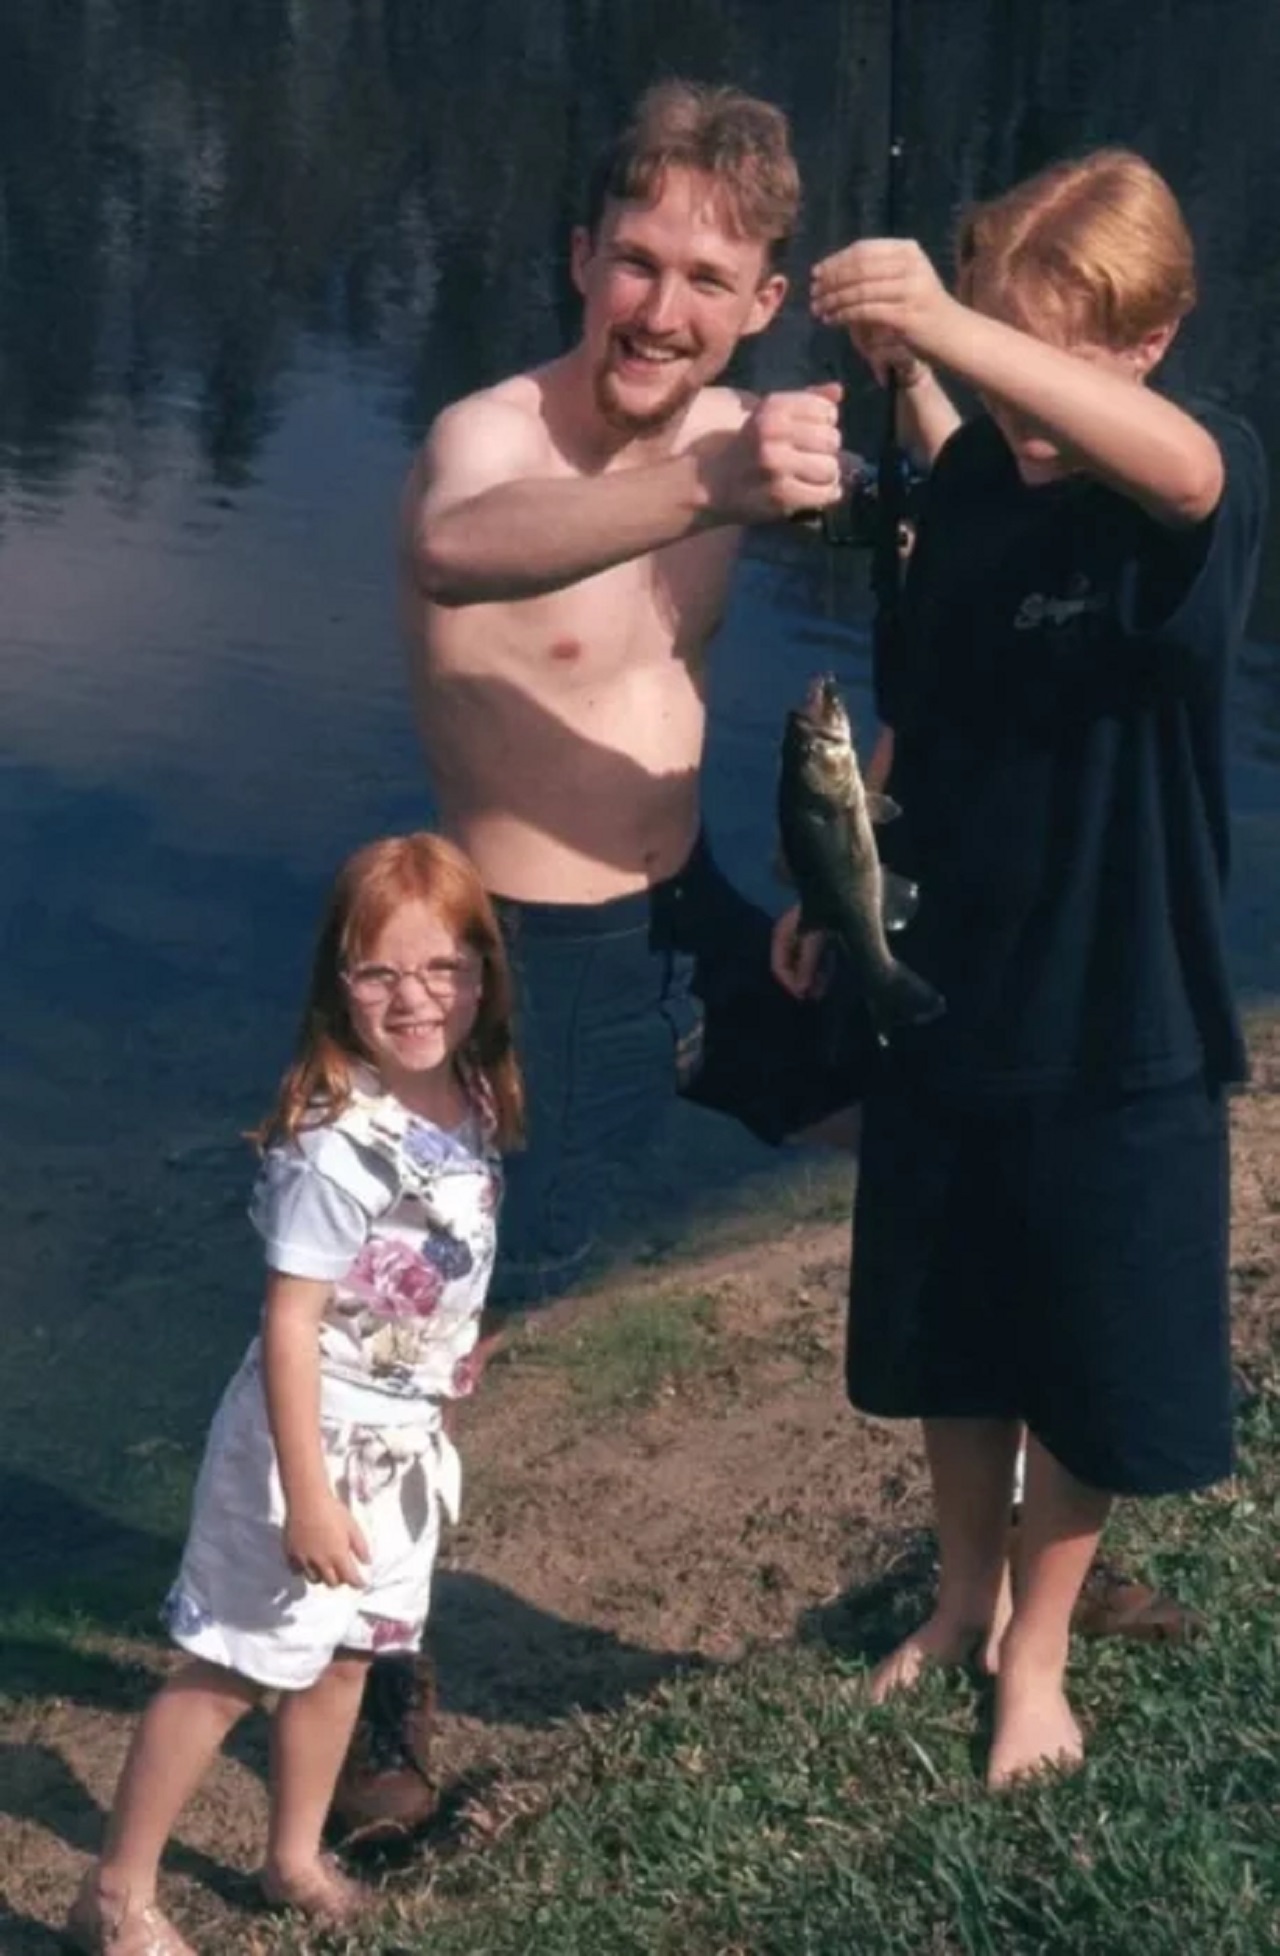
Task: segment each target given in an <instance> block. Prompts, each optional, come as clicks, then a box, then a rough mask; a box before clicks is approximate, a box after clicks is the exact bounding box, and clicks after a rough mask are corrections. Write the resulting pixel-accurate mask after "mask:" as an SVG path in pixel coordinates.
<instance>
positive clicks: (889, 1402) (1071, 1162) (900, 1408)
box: [847, 1080, 1232, 1494]
mask: <svg viewBox="0 0 1280 1956" xmlns="http://www.w3.org/2000/svg"><path fill="white" fill-rule="evenodd" d="M1229 1226H1230V1192H1229V1155H1228V1133H1227V1113H1226V1104H1225V1100H1224V1098H1223V1095H1222V1094H1221V1092H1219V1091H1216V1090H1213V1089H1210V1088H1208V1087H1206V1086H1205V1085H1204V1084H1203V1082H1202V1081H1200V1080H1196V1081H1192V1082H1188V1083H1186V1084H1184V1085H1181V1086H1177V1087H1170V1088H1161V1089H1158V1090H1150V1091H1146V1092H1142V1093H1135V1094H1131V1095H1127V1096H1123V1097H1118V1096H1117V1097H1112V1098H1105V1099H1104V1098H1088V1099H1086V1098H1083V1097H1080V1098H1066V1097H1063V1098H1060V1099H1058V1098H1046V1099H1043V1100H1035V1101H1023V1102H1019V1103H1017V1104H1016V1105H1011V1106H1009V1107H1007V1108H1001V1109H1000V1110H998V1111H992V1112H982V1113H975V1112H974V1111H973V1110H972V1109H969V1110H967V1111H958V1110H957V1109H956V1108H955V1107H954V1106H947V1105H944V1104H939V1103H938V1102H936V1101H932V1100H930V1099H928V1098H926V1097H924V1096H922V1095H921V1093H920V1091H919V1089H918V1088H912V1087H909V1086H906V1085H904V1084H902V1083H900V1082H896V1081H895V1082H894V1083H893V1084H892V1085H891V1084H890V1083H889V1082H888V1081H887V1080H886V1081H885V1082H884V1084H883V1085H882V1087H881V1088H880V1089H879V1090H877V1091H876V1092H875V1093H873V1094H872V1095H871V1096H870V1097H869V1098H868V1100H867V1102H866V1104H865V1107H864V1112H863V1130H862V1148H861V1158H860V1165H859V1174H858V1193H857V1201H856V1206H855V1211H854V1244H853V1275H852V1286H851V1294H850V1309H849V1339H848V1353H847V1377H848V1387H849V1397H850V1398H851V1399H852V1401H853V1403H854V1405H855V1406H859V1407H861V1408H862V1409H863V1410H864V1411H866V1412H869V1413H877V1414H881V1415H883V1416H886V1417H889V1418H908V1417H909V1418H940V1419H941V1418H949V1417H950V1418H1021V1419H1024V1420H1025V1421H1026V1423H1027V1425H1028V1427H1029V1429H1030V1430H1031V1432H1032V1433H1034V1434H1035V1436H1036V1438H1037V1439H1038V1440H1040V1441H1041V1442H1042V1443H1043V1445H1044V1446H1045V1447H1046V1448H1047V1449H1048V1450H1049V1452H1050V1453H1052V1454H1053V1455H1054V1457H1055V1458H1056V1459H1057V1460H1059V1461H1060V1462H1061V1463H1062V1465H1063V1466H1064V1467H1066V1468H1067V1470H1068V1472H1070V1473H1072V1474H1074V1475H1075V1476H1076V1477H1077V1479H1079V1480H1081V1481H1084V1482H1087V1483H1089V1484H1090V1485H1092V1486H1095V1487H1100V1488H1106V1489H1108V1490H1109V1491H1110V1492H1112V1493H1116V1494H1163V1493H1173V1492H1176V1491H1177V1490H1180V1489H1184V1488H1192V1487H1201V1486H1206V1485H1208V1484H1209V1483H1210V1482H1212V1481H1216V1480H1220V1479H1222V1478H1223V1477H1224V1476H1225V1475H1227V1474H1229V1473H1230V1472H1231V1471H1232V1432H1231V1360H1230V1342H1229V1318H1228V1243H1229Z"/></svg>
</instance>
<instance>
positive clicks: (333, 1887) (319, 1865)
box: [258, 1854, 373, 1928]
mask: <svg viewBox="0 0 1280 1956" xmlns="http://www.w3.org/2000/svg"><path fill="white" fill-rule="evenodd" d="M258 1885H259V1887H260V1888H261V1890H262V1898H263V1900H264V1901H265V1902H266V1904H267V1906H268V1908H295V1909H297V1910H298V1911H299V1912H300V1913H301V1914H303V1915H305V1916H307V1917H309V1919H310V1920H311V1921H312V1922H319V1923H324V1924H327V1925H329V1926H331V1927H335V1928H337V1927H341V1926H342V1925H343V1924H345V1923H348V1922H354V1921H355V1920H356V1918H357V1917H358V1916H360V1915H363V1914H364V1912H365V1910H366V1909H367V1908H369V1907H371V1905H372V1900H373V1898H372V1896H371V1895H370V1893H369V1891H368V1889H367V1888H362V1887H361V1886H360V1884H359V1882H356V1881H352V1880H351V1878H350V1876H348V1875H345V1874H343V1872H342V1870H341V1868H339V1866H338V1864H337V1862H336V1861H335V1860H334V1859H333V1857H332V1855H329V1854H322V1855H321V1856H320V1858H319V1859H318V1860H317V1861H313V1862H312V1863H311V1864H310V1866H307V1867H301V1868H291V1869H290V1870H289V1872H288V1873H287V1874H286V1873H284V1872H283V1871H282V1870H281V1869H279V1868H270V1867H267V1868H264V1869H263V1870H262V1873H261V1875H260V1876H259V1877H258Z"/></svg>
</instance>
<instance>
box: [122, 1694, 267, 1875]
mask: <svg viewBox="0 0 1280 1956" xmlns="http://www.w3.org/2000/svg"><path fill="white" fill-rule="evenodd" d="M257 1697H258V1687H257V1686H256V1685H255V1684H252V1683H251V1682H250V1681H249V1679H247V1678H242V1677H238V1676H237V1675H236V1673H235V1672H234V1671H228V1670H224V1669H223V1668H222V1667H221V1666H220V1665H218V1664H208V1663H206V1662H205V1661H204V1659H203V1658H195V1659H194V1660H193V1661H192V1662H191V1663H190V1664H186V1665H184V1666H183V1668H182V1669H181V1670H180V1671H178V1672H175V1674H174V1676H173V1677H171V1678H170V1679H168V1681H167V1682H166V1683H165V1684H164V1685H163V1686H162V1687H161V1689H160V1691H159V1692H158V1693H157V1695H156V1696H155V1697H154V1698H153V1699H152V1701H151V1703H150V1705H149V1706H148V1707H147V1709H146V1711H145V1712H144V1713H143V1715H142V1719H141V1722H140V1723H139V1725H138V1729H137V1731H136V1732H135V1733H134V1735H133V1743H132V1745H131V1746H130V1747H129V1754H128V1757H127V1758H126V1760H125V1763H124V1770H123V1772H122V1773H121V1775H120V1783H119V1785H118V1786H117V1788H116V1797H115V1802H114V1804H113V1806H112V1809H111V1817H110V1819H109V1820H108V1821H107V1831H106V1837H105V1839H104V1841H103V1847H102V1856H101V1870H102V1882H103V1886H104V1888H105V1889H106V1890H107V1891H108V1892H112V1893H114V1892H115V1891H116V1890H118V1889H125V1890H127V1891H128V1893H129V1894H130V1895H131V1896H137V1897H138V1898H139V1899H140V1900H141V1901H143V1902H149V1901H150V1900H151V1898H152V1896H153V1895H154V1894H155V1888H156V1876H157V1874H158V1873H159V1869H160V1856H161V1854H162V1853H163V1852H164V1846H165V1842H166V1841H167V1840H168V1838H169V1836H170V1834H171V1833H172V1832H173V1828H174V1824H175V1822H176V1821H177V1818H178V1815H179V1814H180V1813H181V1811H182V1809H183V1807H184V1806H185V1805H186V1803H187V1801H188V1800H189V1799H190V1797H191V1795H192V1794H193V1793H194V1792H195V1790H196V1788H197V1786H198V1785H199V1784H200V1781H201V1780H202V1779H203V1778H204V1776H205V1774H206V1773H207V1772H208V1770H209V1767H210V1766H211V1764H212V1763H213V1760H214V1759H215V1757H216V1756H217V1754H218V1752H219V1750H220V1749H221V1747H222V1745H223V1743H224V1741H225V1740H226V1738H227V1737H228V1735H229V1733H230V1732H231V1730H232V1728H233V1726H235V1725H236V1723H237V1722H238V1721H239V1720H240V1719H241V1718H242V1717H243V1716H244V1714H245V1712H247V1711H248V1710H249V1708H250V1706H251V1705H253V1704H255V1703H256V1701H257Z"/></svg>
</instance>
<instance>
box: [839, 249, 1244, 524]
mask: <svg viewBox="0 0 1280 1956" xmlns="http://www.w3.org/2000/svg"><path fill="white" fill-rule="evenodd" d="M813 306H814V311H815V313H816V315H817V317H818V318H819V319H821V320H823V321H824V322H826V323H827V324H830V325H837V324H839V325H845V326H848V327H849V328H850V329H851V330H852V329H862V330H865V329H868V328H874V327H880V328H883V329H886V330H888V331H890V332H892V333H895V334H896V335H898V337H899V338H901V339H902V340H903V341H905V342H906V344H907V345H908V346H909V347H910V348H911V349H912V351H913V352H915V353H917V354H918V355H919V356H920V357H921V358H923V359H925V360H928V361H933V362H936V363H937V364H938V365H939V366H941V367H944V368H946V369H947V371H949V372H950V373H953V374H955V375H957V376H958V377H959V378H960V379H961V380H964V381H966V382H967V383H968V384H969V385H970V386H971V387H973V388H974V389H975V390H976V391H977V392H978V393H980V394H981V395H982V396H983V397H984V399H985V400H987V401H988V402H992V403H995V404H997V405H1000V406H1003V407H1006V408H1008V409H1011V410H1013V411H1014V412H1015V413H1016V414H1019V415H1021V416H1023V417H1025V419H1026V420H1027V421H1028V423H1030V424H1032V425H1033V426H1034V427H1035V428H1036V429H1037V430H1039V431H1041V432H1043V433H1044V434H1045V435H1047V436H1048V437H1049V438H1050V439H1051V440H1052V441H1054V442H1056V443H1057V444H1059V446H1060V447H1061V448H1062V449H1063V450H1064V452H1065V453H1066V454H1067V455H1068V457H1069V459H1070V460H1071V461H1072V462H1074V464H1075V465H1076V466H1078V467H1080V468H1082V469H1084V470H1087V471H1088V472H1089V473H1090V474H1093V475H1096V476H1098V477H1100V478H1101V479H1102V480H1103V481H1104V482H1107V483H1109V484H1110V485H1111V487H1112V488H1114V489H1116V490H1117V491H1119V493H1120V494H1121V495H1125V496H1129V497H1131V498H1132V500H1133V501H1134V502H1136V503H1138V504H1140V505H1141V507H1142V508H1144V509H1145V510H1147V511H1148V513H1149V514H1150V515H1151V516H1153V517H1154V518H1155V519H1156V521H1157V522H1160V523H1164V524H1167V525H1169V526H1171V527H1179V526H1182V525H1188V524H1196V523H1201V522H1203V521H1204V520H1205V518H1206V517H1208V516H1210V515H1212V513H1213V511H1214V510H1215V509H1216V508H1217V505H1218V502H1219V500H1220V498H1221V495H1222V487H1223V468H1222V457H1221V454H1220V452H1219V449H1218V445H1217V443H1216V442H1215V441H1214V439H1213V437H1212V436H1211V435H1210V434H1209V433H1208V432H1207V431H1206V430H1205V429H1204V428H1202V427H1201V426H1200V424H1199V423H1198V422H1197V421H1195V420H1193V419H1192V417H1191V416H1190V415H1188V414H1185V413H1184V412H1183V411H1182V409H1181V408H1178V407H1175V406H1174V404H1173V403H1172V402H1171V401H1168V400H1165V399H1164V398H1163V397H1162V396H1161V395H1159V394H1156V393H1154V392H1153V391H1152V390H1151V389H1150V388H1148V387H1146V386H1143V385H1141V384H1140V383H1139V380H1138V378H1137V375H1138V374H1139V373H1140V372H1141V373H1145V372H1146V371H1148V370H1149V368H1150V367H1151V366H1154V364H1155V362H1156V360H1157V359H1158V358H1159V357H1160V354H1161V353H1162V352H1163V350H1164V346H1165V345H1167V343H1168V338H1169V337H1170V335H1168V334H1166V335H1163V336H1160V335H1155V336H1152V338H1151V340H1149V341H1147V342H1144V343H1143V346H1142V347H1141V348H1135V349H1133V354H1134V378H1130V377H1129V376H1128V375H1127V374H1120V373H1116V372H1113V371H1111V370H1110V369H1109V368H1108V367H1105V366H1100V365H1096V364H1094V363H1093V362H1092V361H1090V360H1089V359H1088V358H1086V357H1082V356H1081V355H1080V354H1078V353H1068V352H1064V351H1063V350H1062V349H1061V348H1060V347H1056V346H1050V345H1048V344H1046V343H1045V342H1044V341H1043V340H1038V339H1035V338H1034V337H1033V336H1032V335H1031V334H1030V333H1024V332H1021V331H1020V330H1019V329H1018V328H1017V327H1014V326H1008V325H1005V324H1004V323H1003V321H1001V320H997V319H989V318H987V317H986V316H985V315H984V314H982V313H978V312H974V311H973V310H972V309H971V308H970V307H968V306H965V305H962V304H961V302H960V301H959V300H958V299H954V298H952V296H951V295H950V294H949V293H948V292H947V291H946V289H945V287H944V286H943V284H942V281H941V280H940V279H939V277H938V275H937V273H936V271H935V270H934V268H933V266H932V265H931V263H930V262H929V259H928V258H927V257H926V255H925V253H924V252H923V251H922V250H921V248H920V246H919V245H918V244H916V243H914V242H913V241H912V240H910V239H898V238H872V239H863V240H862V241H860V242H859V243H858V244H854V245H849V246H847V247H846V249H845V250H844V251H840V252H836V253H835V254H834V255H833V256H832V257H831V258H828V259H825V260H824V261H823V262H822V264H820V265H818V266H817V267H815V270H814V274H813Z"/></svg>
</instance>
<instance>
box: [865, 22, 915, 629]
mask: <svg viewBox="0 0 1280 1956" xmlns="http://www.w3.org/2000/svg"><path fill="white" fill-rule="evenodd" d="M903 31H904V30H903V7H902V0H889V127H888V153H887V157H886V163H885V186H884V235H885V237H887V238H896V237H899V236H900V235H901V234H902V230H903V216H904V203H905V177H906V171H905V167H904V165H905V159H906V141H905V138H904V137H903V133H902V126H903V110H902V98H903V66H904V64H903ZM900 389H901V382H900V380H899V377H898V370H897V368H896V367H890V369H889V371H888V373H887V375H886V376H885V422H884V433H883V435H882V437H881V442H880V453H879V456H878V458H877V462H876V478H875V481H876V512H875V531H874V536H873V540H872V546H871V590H872V594H873V596H874V598H875V607H876V608H875V618H874V621H873V624H872V633H873V637H874V643H875V647H876V650H877V651H879V650H880V649H881V647H882V645H884V644H885V643H886V642H887V641H888V640H889V639H890V638H891V637H892V636H893V634H894V633H895V632H896V631H897V628H898V622H899V616H900V613H901V609H902V526H903V522H904V520H905V518H906V515H907V506H908V495H909V491H910V486H911V485H910V464H909V462H908V459H907V455H906V451H905V450H904V449H903V446H902V444H901V442H900V441H899V439H898V401H899V394H900Z"/></svg>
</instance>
